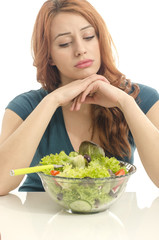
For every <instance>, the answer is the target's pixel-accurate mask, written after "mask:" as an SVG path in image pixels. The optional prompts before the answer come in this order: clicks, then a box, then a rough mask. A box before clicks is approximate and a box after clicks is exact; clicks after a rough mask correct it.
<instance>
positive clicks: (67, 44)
mask: <svg viewBox="0 0 159 240" xmlns="http://www.w3.org/2000/svg"><path fill="white" fill-rule="evenodd" d="M69 44H70V42H69V43H62V44H59V47H63V48H64V47H68V46H69Z"/></svg>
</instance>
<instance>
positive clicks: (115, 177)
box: [38, 160, 137, 181]
mask: <svg viewBox="0 0 159 240" xmlns="http://www.w3.org/2000/svg"><path fill="white" fill-rule="evenodd" d="M118 161H119V162H121V163H122V164H124V165H123V166H130V169H131V168H133V170H132V171H131V172H128V173H127V174H125V175H120V176H111V177H104V178H91V177H85V178H70V177H60V176H57V175H56V176H53V175H48V174H45V173H43V172H38V174H39V175H44V176H47V177H50V178H54V179H61V180H62V179H63V180H79V181H81V180H82V181H84V180H85V181H88V180H94V181H97V180H114V179H120V178H125V177H129V176H131V175H132V174H134V173H135V172H136V170H137V168H136V166H135V165H134V164H132V163H128V162H124V161H120V160H118Z"/></svg>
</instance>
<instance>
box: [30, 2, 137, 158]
mask: <svg viewBox="0 0 159 240" xmlns="http://www.w3.org/2000/svg"><path fill="white" fill-rule="evenodd" d="M60 12H70V13H76V14H80V15H81V16H83V17H84V18H85V19H86V20H87V21H88V22H89V23H90V24H91V25H92V26H93V27H94V29H95V31H96V34H97V36H98V39H99V46H100V52H101V66H100V69H99V71H98V74H101V75H103V76H105V77H106V78H107V79H108V80H109V81H110V83H111V84H112V85H114V86H116V87H118V88H120V89H122V90H123V91H125V92H126V93H129V92H130V91H131V89H132V83H131V81H130V80H128V79H126V77H125V75H124V74H122V73H121V72H120V71H119V70H118V69H117V67H116V64H115V59H114V56H113V47H114V48H115V46H114V43H113V41H112V38H111V35H110V33H109V31H108V29H107V27H106V24H105V22H104V21H103V19H102V17H101V16H100V15H99V13H98V12H97V11H96V10H95V8H94V7H93V6H92V5H91V4H90V3H89V2H87V1H86V0H48V1H46V2H45V3H44V4H43V6H42V7H41V9H40V11H39V14H38V16H37V19H36V22H35V26H34V31H33V35H32V49H33V58H34V66H36V67H37V81H38V82H40V83H41V84H42V86H43V88H44V89H46V90H48V91H49V92H51V91H53V90H55V89H56V88H58V86H59V84H60V83H61V80H60V76H59V72H58V69H57V68H56V67H55V66H54V67H52V65H51V64H50V58H51V56H50V49H51V33H50V29H51V23H52V20H53V18H54V17H55V16H56V14H58V13H60ZM133 88H134V91H133V92H132V93H131V95H132V96H133V97H134V98H136V97H137V96H138V93H139V91H140V90H139V87H138V85H137V84H133ZM92 129H93V130H92V138H93V135H94V133H95V131H97V132H98V134H99V139H100V143H101V146H102V147H103V148H104V149H105V152H106V154H107V155H108V156H112V155H114V156H119V157H124V156H129V157H130V156H131V147H130V143H129V139H128V135H129V127H128V125H127V123H126V120H125V118H124V115H123V113H122V112H121V111H120V109H118V108H104V107H101V106H97V105H92Z"/></svg>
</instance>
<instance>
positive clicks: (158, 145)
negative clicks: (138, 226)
mask: <svg viewBox="0 0 159 240" xmlns="http://www.w3.org/2000/svg"><path fill="white" fill-rule="evenodd" d="M120 108H121V110H122V112H123V114H124V116H125V118H126V121H127V123H128V125H129V128H130V131H131V133H132V135H133V137H134V141H135V144H136V147H137V150H138V153H139V156H140V159H141V161H142V164H143V166H144V168H145V170H146V172H147V174H148V175H149V177H150V178H151V180H152V181H153V182H154V184H155V185H156V186H157V187H159V101H157V102H156V103H155V104H154V105H153V106H152V107H151V109H150V110H149V111H148V113H147V116H146V115H145V114H144V113H143V112H142V111H141V109H140V108H139V107H138V105H137V104H136V102H135V100H134V99H133V98H132V97H127V98H125V101H121V102H120Z"/></svg>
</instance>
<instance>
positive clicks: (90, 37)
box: [84, 35, 95, 40]
mask: <svg viewBox="0 0 159 240" xmlns="http://www.w3.org/2000/svg"><path fill="white" fill-rule="evenodd" d="M94 37H95V36H94V35H93V36H89V37H84V39H86V40H91V39H92V38H94Z"/></svg>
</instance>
